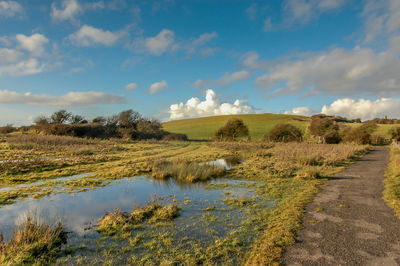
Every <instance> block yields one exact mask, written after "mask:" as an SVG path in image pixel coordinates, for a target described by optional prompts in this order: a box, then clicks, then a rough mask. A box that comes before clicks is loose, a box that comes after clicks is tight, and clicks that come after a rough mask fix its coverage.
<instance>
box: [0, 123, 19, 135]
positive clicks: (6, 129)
mask: <svg viewBox="0 0 400 266" xmlns="http://www.w3.org/2000/svg"><path fill="white" fill-rule="evenodd" d="M15 131H17V129H16V128H15V127H13V126H12V125H10V124H8V125H6V126H4V127H0V133H1V134H8V133H12V132H15Z"/></svg>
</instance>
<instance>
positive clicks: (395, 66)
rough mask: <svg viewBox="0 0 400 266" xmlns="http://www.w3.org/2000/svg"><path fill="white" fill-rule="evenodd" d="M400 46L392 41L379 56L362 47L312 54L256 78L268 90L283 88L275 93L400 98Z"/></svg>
mask: <svg viewBox="0 0 400 266" xmlns="http://www.w3.org/2000/svg"><path fill="white" fill-rule="evenodd" d="M399 44H400V40H397V39H393V40H392V42H391V46H390V47H389V48H388V50H387V51H384V52H380V53H376V52H374V51H373V50H372V49H369V48H359V47H356V48H355V49H353V50H344V49H339V48H337V49H333V50H332V51H329V52H322V53H310V54H307V55H304V56H303V57H301V58H300V59H297V60H292V61H288V62H281V63H278V64H276V65H275V66H274V67H270V71H269V72H268V73H267V74H264V75H262V76H260V77H258V78H257V80H256V85H257V86H258V87H260V88H262V89H266V90H270V89H273V88H274V89H276V87H277V86H280V87H279V88H278V89H277V90H276V91H275V92H273V94H295V93H299V92H304V91H308V90H309V91H310V92H309V93H310V94H313V93H321V92H322V93H326V94H331V95H367V96H374V97H388V96H393V95H399V94H400V90H399V89H400V75H399V74H398V73H400V59H399V57H398V53H399V50H400V48H399V47H398V45H399ZM256 59H257V58H256ZM249 62H250V63H254V62H257V61H256V60H253V61H249ZM250 65H251V64H250ZM282 84H283V86H282Z"/></svg>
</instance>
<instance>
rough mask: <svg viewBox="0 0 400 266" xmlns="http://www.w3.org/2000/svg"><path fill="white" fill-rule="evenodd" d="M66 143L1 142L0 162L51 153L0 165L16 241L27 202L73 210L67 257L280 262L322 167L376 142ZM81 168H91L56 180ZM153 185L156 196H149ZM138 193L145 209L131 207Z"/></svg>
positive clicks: (4, 221)
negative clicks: (6, 167)
mask: <svg viewBox="0 0 400 266" xmlns="http://www.w3.org/2000/svg"><path fill="white" fill-rule="evenodd" d="M40 141H45V140H40ZM57 141H60V142H61V143H60V144H57V145H61V146H62V148H61V149H57V145H53V144H51V143H50V144H48V145H43V146H41V145H31V144H29V143H28V142H29V141H26V143H25V142H24V143H22V144H21V145H20V144H18V140H13V141H12V143H9V142H7V139H5V141H3V142H0V160H20V159H26V158H35V156H38V157H41V158H42V157H49V158H50V159H49V160H48V161H46V163H48V165H49V167H47V166H46V167H42V166H40V165H34V164H32V165H30V166H28V167H27V166H23V167H22V166H21V167H20V168H18V167H19V166H18V167H16V168H15V169H14V170H13V171H7V172H1V173H0V204H2V206H1V207H0V225H1V229H2V231H3V232H4V235H5V238H6V239H10V238H11V236H12V228H14V221H16V220H18V218H19V217H20V216H21V215H22V214H23V213H26V212H27V211H29V210H32V209H41V210H46V211H47V216H48V217H54V216H61V217H65V223H64V226H65V228H66V229H67V231H68V232H70V233H69V234H68V244H67V246H65V247H64V248H63V251H64V254H68V256H61V257H59V258H58V259H57V261H56V263H57V264H61V265H62V264H67V265H75V264H106V265H111V264H138V265H141V264H146V265H159V264H164V265H169V264H183V265H193V264H207V265H215V264H221V265H244V264H247V265H260V264H261V265H265V264H276V263H277V261H278V259H279V257H280V256H281V254H282V252H283V251H284V249H285V247H286V246H287V245H290V244H292V243H294V240H295V233H296V231H297V230H298V229H300V228H301V218H302V217H303V214H304V206H305V204H307V203H308V202H309V201H310V200H311V199H312V197H313V195H314V194H315V193H317V192H318V186H319V185H320V184H322V182H323V181H324V179H323V177H328V176H331V175H333V174H334V173H336V172H338V171H340V170H341V169H343V167H345V166H346V165H347V164H348V163H351V161H353V160H354V159H355V158H357V157H359V156H362V154H363V153H365V152H366V151H368V147H367V146H354V145H323V144H321V145H316V144H307V143H287V144H269V143H262V142H248V143H194V142H182V143H181V142H171V143H168V142H117V141H115V142H114V141H112V140H111V141H98V140H94V141H89V142H88V143H74V140H57ZM24 145H25V146H24ZM26 145H31V146H32V147H33V148H31V149H25V148H26V147H27V146H26ZM60 158H61V159H60ZM230 158H232V159H231V160H230ZM222 159H224V160H222ZM57 160H58V161H57ZM243 161H245V163H242V164H237V163H238V162H243ZM50 165H51V167H50ZM84 173H93V174H92V175H84V176H81V177H79V178H72V179H68V178H67V179H66V180H60V179H59V178H64V177H68V176H71V175H76V174H84ZM144 175H147V176H154V177H157V178H155V179H153V178H150V177H146V176H144ZM127 177H133V178H127ZM216 177H218V178H216ZM35 182H38V183H35ZM20 184H23V186H21V187H19V185H20ZM27 184H28V185H27ZM9 187H10V188H11V189H8V188H9ZM2 188H3V190H1V189H2ZM154 193H156V194H157V195H158V196H159V197H160V200H159V202H158V203H157V204H153V205H151V204H150V205H146V202H148V201H149V200H151V195H153V194H154ZM134 203H137V204H138V205H137V206H143V207H134V210H133V211H132V205H134ZM178 209H179V216H176V214H177V213H178ZM107 211H108V213H107ZM105 213H106V216H104V215H105ZM99 219H100V221H99ZM96 229H97V230H99V231H100V232H101V233H98V232H97V231H96Z"/></svg>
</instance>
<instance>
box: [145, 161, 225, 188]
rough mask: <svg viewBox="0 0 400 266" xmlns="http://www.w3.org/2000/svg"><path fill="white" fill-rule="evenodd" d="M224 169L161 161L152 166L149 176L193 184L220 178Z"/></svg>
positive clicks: (206, 165) (205, 165)
mask: <svg viewBox="0 0 400 266" xmlns="http://www.w3.org/2000/svg"><path fill="white" fill-rule="evenodd" d="M225 172H226V171H225V169H221V168H219V167H217V166H213V165H208V164H199V163H197V162H168V161H161V162H157V163H155V164H154V166H153V169H152V172H151V175H152V176H153V177H154V178H159V179H167V178H175V179H177V180H178V181H186V182H190V183H195V182H199V181H207V180H209V179H211V178H217V177H221V176H223V175H224V174H225Z"/></svg>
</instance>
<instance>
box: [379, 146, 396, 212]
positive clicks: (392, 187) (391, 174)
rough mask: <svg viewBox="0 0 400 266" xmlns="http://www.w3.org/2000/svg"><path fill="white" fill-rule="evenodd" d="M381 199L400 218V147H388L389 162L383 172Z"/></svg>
mask: <svg viewBox="0 0 400 266" xmlns="http://www.w3.org/2000/svg"><path fill="white" fill-rule="evenodd" d="M385 176H386V178H385V181H384V182H385V190H384V191H383V199H384V200H385V201H386V203H387V205H389V206H390V207H391V208H393V209H394V211H395V213H396V215H397V217H399V218H400V149H398V148H396V147H395V146H392V147H391V148H390V163H389V165H388V168H387V169H386V172H385Z"/></svg>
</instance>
